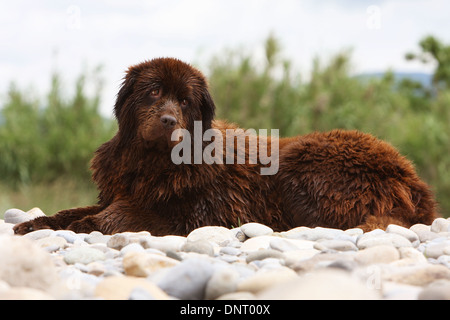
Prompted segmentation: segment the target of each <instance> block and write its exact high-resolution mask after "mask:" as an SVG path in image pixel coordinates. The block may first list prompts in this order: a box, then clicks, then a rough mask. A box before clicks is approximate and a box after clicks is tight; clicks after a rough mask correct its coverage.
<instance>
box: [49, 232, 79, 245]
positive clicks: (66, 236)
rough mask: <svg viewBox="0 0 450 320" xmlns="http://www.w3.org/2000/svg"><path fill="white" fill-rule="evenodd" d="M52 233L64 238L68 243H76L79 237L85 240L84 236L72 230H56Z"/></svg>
mask: <svg viewBox="0 0 450 320" xmlns="http://www.w3.org/2000/svg"><path fill="white" fill-rule="evenodd" d="M52 235H54V236H55V237H61V238H64V239H66V241H67V242H68V243H74V242H75V241H76V240H77V239H80V240H84V237H83V239H81V236H79V235H78V234H76V233H75V232H73V231H72V230H56V231H55V232H54V233H53V234H52Z"/></svg>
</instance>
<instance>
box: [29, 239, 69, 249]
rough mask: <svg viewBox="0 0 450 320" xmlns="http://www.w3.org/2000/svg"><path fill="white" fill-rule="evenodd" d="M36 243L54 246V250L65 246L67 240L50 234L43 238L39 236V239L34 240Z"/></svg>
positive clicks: (43, 245) (43, 246)
mask: <svg viewBox="0 0 450 320" xmlns="http://www.w3.org/2000/svg"><path fill="white" fill-rule="evenodd" d="M36 243H37V244H38V245H39V246H41V247H42V248H46V247H50V246H52V247H56V249H55V250H52V251H56V250H58V249H60V248H65V247H66V246H67V241H66V239H64V238H61V237H55V236H50V237H45V238H40V239H39V240H37V241H36Z"/></svg>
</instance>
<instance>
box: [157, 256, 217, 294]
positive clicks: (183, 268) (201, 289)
mask: <svg viewBox="0 0 450 320" xmlns="http://www.w3.org/2000/svg"><path fill="white" fill-rule="evenodd" d="M213 273H214V267H213V265H212V264H211V263H210V262H209V261H208V260H206V259H196V258H191V259H186V260H183V261H182V262H181V263H180V264H178V265H176V266H175V267H173V268H170V269H169V270H167V272H166V273H165V274H164V275H163V277H162V278H161V279H159V280H158V282H157V284H158V286H159V287H160V288H161V289H162V290H164V291H165V292H166V293H167V294H169V295H170V296H173V297H176V298H178V299H185V300H198V299H203V298H204V297H205V288H206V284H207V283H208V281H209V279H210V278H211V276H212V274H213Z"/></svg>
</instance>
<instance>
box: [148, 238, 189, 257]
mask: <svg viewBox="0 0 450 320" xmlns="http://www.w3.org/2000/svg"><path fill="white" fill-rule="evenodd" d="M185 243H186V238H185V237H181V236H164V237H149V238H146V239H145V240H143V241H141V242H140V244H141V245H142V246H143V247H144V248H145V249H147V248H153V249H158V250H160V251H162V252H165V253H167V252H169V251H173V252H177V251H181V248H182V247H183V245H184V244H185Z"/></svg>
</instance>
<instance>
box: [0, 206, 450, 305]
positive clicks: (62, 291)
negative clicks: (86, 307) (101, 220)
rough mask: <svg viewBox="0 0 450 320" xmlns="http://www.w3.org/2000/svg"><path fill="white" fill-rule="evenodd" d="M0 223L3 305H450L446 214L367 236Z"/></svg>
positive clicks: (258, 228)
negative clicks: (24, 229) (160, 233)
mask: <svg viewBox="0 0 450 320" xmlns="http://www.w3.org/2000/svg"><path fill="white" fill-rule="evenodd" d="M43 214H44V213H43V212H42V211H41V210H40V209H38V208H34V209H32V210H30V211H28V212H25V211H22V210H19V209H10V210H7V211H6V212H5V214H4V219H3V220H0V299H107V300H109V299H132V300H142V299H161V300H170V299H193V300H215V299H221V300H223V299H225V300H258V299H263V300H275V299H282V300H288V299H357V300H365V299H370V300H378V299H382V300H398V299H407V300H417V299H419V300H427V299H433V300H434V299H446V300H449V299H450V218H448V219H446V218H438V219H436V220H434V222H433V223H432V224H431V225H423V224H416V225H414V226H412V227H410V228H404V227H402V226H398V225H389V226H388V227H387V229H386V230H380V229H376V230H373V231H370V232H363V230H361V229H359V228H353V229H348V230H339V229H330V228H321V227H316V228H307V227H297V228H294V229H291V230H286V231H284V232H274V231H273V230H272V229H271V228H270V227H268V226H265V225H262V224H258V223H247V224H244V225H241V226H240V227H237V228H225V227H218V226H207V227H202V228H198V229H196V230H193V231H192V232H191V233H190V234H189V235H188V236H187V237H181V236H172V235H168V236H164V237H155V236H152V235H151V234H150V233H149V232H147V231H142V232H124V233H118V234H114V235H104V234H102V233H100V232H97V231H94V232H91V233H90V234H84V233H75V232H73V231H68V230H50V229H44V230H37V231H33V232H31V233H28V234H26V235H24V236H17V235H14V232H13V226H14V225H15V224H16V223H20V222H23V221H27V220H29V219H32V218H34V217H37V216H40V215H43Z"/></svg>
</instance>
